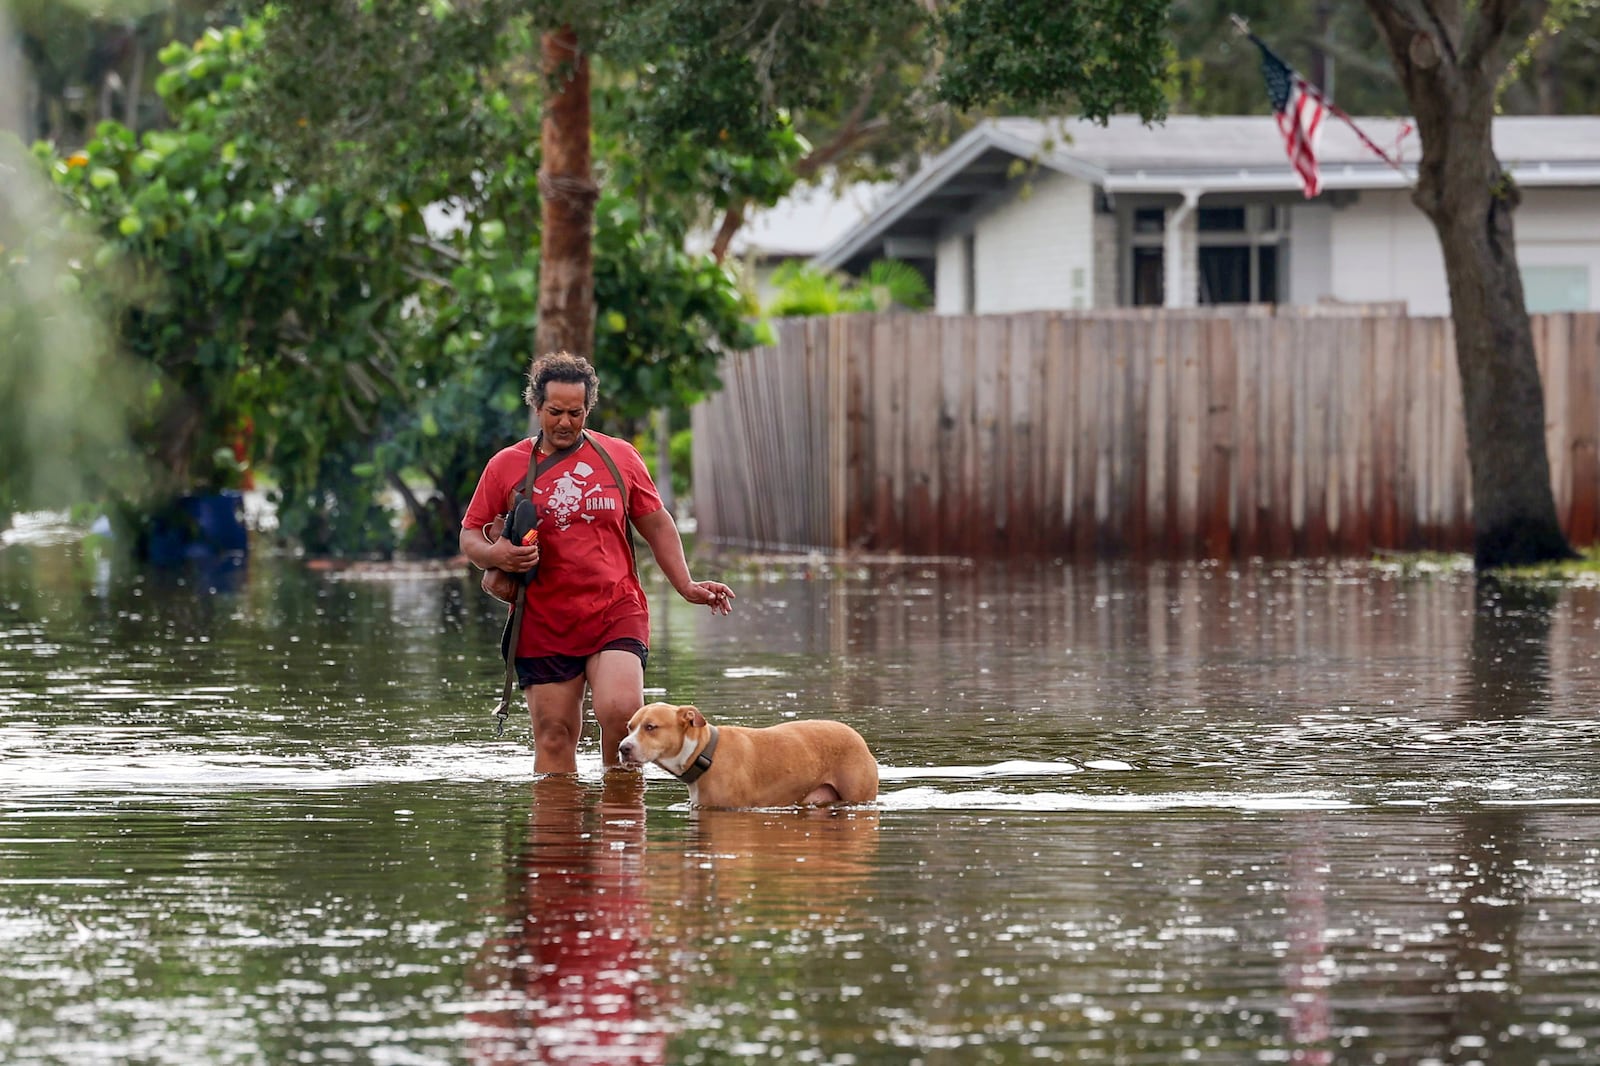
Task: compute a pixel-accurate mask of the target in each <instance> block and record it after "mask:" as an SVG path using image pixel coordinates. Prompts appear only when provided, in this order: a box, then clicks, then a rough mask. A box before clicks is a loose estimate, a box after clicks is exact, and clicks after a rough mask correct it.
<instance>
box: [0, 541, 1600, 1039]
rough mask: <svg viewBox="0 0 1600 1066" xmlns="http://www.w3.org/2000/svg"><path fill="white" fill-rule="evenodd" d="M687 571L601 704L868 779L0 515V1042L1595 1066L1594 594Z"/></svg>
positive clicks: (271, 591)
mask: <svg viewBox="0 0 1600 1066" xmlns="http://www.w3.org/2000/svg"><path fill="white" fill-rule="evenodd" d="M724 576H728V575H724ZM730 582H731V583H732V584H734V585H735V586H736V588H737V590H738V592H739V595H740V599H739V601H738V605H737V607H736V611H735V614H734V615H733V616H732V617H730V618H713V617H711V616H709V615H708V614H707V613H706V612H704V611H703V610H694V609H691V608H689V607H687V606H686V605H684V604H682V603H681V602H679V601H677V600H676V599H675V598H671V597H670V596H669V594H668V590H666V589H665V587H664V586H662V585H659V584H656V585H654V586H653V587H652V603H653V608H654V610H655V612H656V635H655V640H654V648H653V652H652V658H651V666H650V670H649V674H648V676H647V682H646V683H647V685H648V686H649V687H650V694H651V695H652V696H653V697H658V698H665V699H670V700H672V701H674V702H693V703H696V704H698V705H699V706H700V707H701V708H702V709H703V710H704V711H705V712H706V713H707V714H708V715H709V716H711V717H712V718H713V719H714V720H717V721H722V722H728V723H737V724H748V725H762V724H769V723H772V722H776V721H781V720H784V719H787V718H791V717H817V716H826V717H836V718H842V719H845V720H847V721H849V722H851V723H852V724H854V725H855V726H856V727H857V728H858V729H860V730H861V732H862V733H863V734H864V735H865V736H866V738H867V739H868V741H869V743H870V744H871V745H872V747H873V749H874V750H875V752H876V753H877V755H878V757H879V760H880V762H881V763H882V765H883V792H882V795H881V796H880V798H879V801H878V802H877V803H876V804H874V805H872V806H870V807H863V808H858V809H853V810H846V811H839V812H797V811H740V812H701V813H698V814H697V813H695V812H691V811H690V810H688V808H687V805H686V791H685V789H684V788H683V786H682V785H681V784H679V783H678V782H676V781H674V780H672V779H671V778H670V777H668V776H666V775H665V774H662V773H660V772H658V771H655V770H651V771H649V772H648V773H647V774H645V775H643V776H640V775H628V774H609V775H608V774H605V773H603V772H602V770H601V767H600V765H599V762H598V756H597V753H596V748H595V743H594V739H593V737H592V736H591V737H590V738H588V740H586V742H585V745H584V748H583V751H582V752H581V754H580V771H579V773H578V774H577V775H576V777H550V778H536V777H535V776H534V774H533V773H532V758H531V755H530V753H529V750H528V747H527V727H526V722H525V721H518V720H516V719H514V720H513V723H512V725H513V728H512V729H511V730H509V731H508V734H507V737H506V739H504V740H500V741H496V740H494V739H493V738H492V728H491V721H490V717H489V714H488V711H489V708H490V707H491V705H492V703H493V700H494V697H495V695H496V693H497V690H498V685H499V676H500V675H499V672H498V671H497V669H496V666H497V662H496V660H495V659H494V651H493V648H494V645H495V642H496V640H497V637H498V622H499V619H498V617H497V615H496V611H495V608H494V605H493V604H492V603H490V602H489V601H487V600H486V599H484V598H483V597H482V596H481V594H479V593H477V591H476V588H475V584H474V583H473V582H472V581H471V580H470V579H469V578H468V577H466V576H465V575H464V574H461V573H458V572H449V571H446V572H439V571H437V570H430V569H427V568H416V569H406V568H401V569H390V570H376V571H345V572H336V573H313V572H309V571H307V570H305V569H304V568H302V567H301V566H299V565H298V564H296V563H294V562H293V561H289V560H280V559H274V558H271V557H267V556H257V557H256V558H253V559H252V560H251V561H250V562H249V564H248V565H247V566H244V567H241V568H234V569H231V570H230V569H226V568H224V569H222V570H213V571H210V572H207V571H203V570H192V571H188V572H185V573H183V574H171V573H158V572H151V571H141V570H137V569H133V568H129V567H125V566H110V565H106V564H103V563H97V562H96V561H95V560H94V559H93V558H92V557H89V556H86V555H85V553H84V552H83V551H81V550H80V549H79V548H78V547H77V545H76V544H75V543H72V542H67V543H62V542H61V541H60V538H59V537H57V536H56V534H55V532H54V531H53V530H52V529H51V528H49V527H48V526H45V525H43V524H36V525H32V526H28V525H25V526H24V528H23V529H22V530H21V531H20V532H19V531H13V532H12V533H11V534H8V535H7V543H6V544H5V545H4V546H3V547H0V1002H3V1003H5V1004H6V1005H7V1006H6V1007H5V1008H4V1010H0V1061H5V1062H8V1063H72V1064H74V1066H81V1064H83V1063H89V1062H127V1063H208V1064H209V1063H287V1062H372V1063H386V1064H412V1063H538V1062H549V1063H556V1062H561V1063H619V1062H620V1063H727V1062H786V1063H789V1062H795V1063H832V1064H847V1063H848V1064H866V1063H884V1064H889V1063H961V1064H964V1063H1032V1062H1040V1061H1045V1062H1049V1061H1057V1062H1069V1061H1070V1062H1107V1063H1163V1064H1165V1063H1180V1062H1210V1063H1255V1062H1267V1063H1273V1062H1297V1063H1418V1064H1421V1063H1432V1062H1438V1063H1445V1062H1450V1063H1467V1062H1479V1061H1481V1062H1503V1063H1537V1062H1549V1063H1584V1062H1592V1061H1594V1058H1595V1055H1596V1054H1597V1052H1596V1044H1597V1041H1600V936H1597V932H1600V929H1597V924H1600V909H1597V906H1596V905H1597V903H1600V761H1597V759H1596V757H1595V756H1596V752H1597V741H1600V724H1597V718H1596V715H1595V707H1596V705H1597V702H1600V701H1597V698H1596V697H1597V695H1600V683H1597V677H1596V669H1597V656H1600V630H1597V626H1600V594H1597V593H1596V591H1595V590H1594V589H1591V588H1584V587H1577V588H1566V589H1561V590H1555V591H1552V590H1537V589H1529V588H1527V587H1521V588H1513V589H1511V590H1509V591H1508V590H1505V589H1490V588H1480V587H1478V585H1477V583H1476V582H1475V581H1474V579H1473V577H1472V575H1471V574H1470V573H1467V572H1464V571H1462V570H1459V569H1454V570H1452V569H1446V570H1442V571H1429V572H1406V571H1402V570H1400V569H1398V568H1383V567H1375V566H1370V565H1366V564H1302V565H1294V566H1269V565H1265V564H1257V565H1253V566H1246V567H1244V568H1242V569H1239V570H1222V569H1216V568H1210V567H1204V566H1193V565H1154V566H1134V565H1110V564H1107V565H1103V566H1095V567H1042V568H1028V569H1011V568H1005V567H995V568H981V569H980V568H972V567H963V566H959V565H948V566H870V567H859V568H845V569H843V570H834V569H829V568H824V567H820V566H810V565H805V564H800V563H796V564H793V565H788V566H782V567H777V568H773V569H770V570H767V571H761V572H756V571H752V572H749V573H745V574H743V575H737V576H731V577H730Z"/></svg>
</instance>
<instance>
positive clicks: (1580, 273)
mask: <svg viewBox="0 0 1600 1066" xmlns="http://www.w3.org/2000/svg"><path fill="white" fill-rule="evenodd" d="M1522 292H1523V296H1524V299H1526V301H1527V304H1528V310H1529V311H1530V312H1531V313H1533V314H1548V313H1551V312H1554V311H1587V310H1588V309H1589V268H1588V267H1586V266H1581V265H1580V266H1531V267H1523V268H1522Z"/></svg>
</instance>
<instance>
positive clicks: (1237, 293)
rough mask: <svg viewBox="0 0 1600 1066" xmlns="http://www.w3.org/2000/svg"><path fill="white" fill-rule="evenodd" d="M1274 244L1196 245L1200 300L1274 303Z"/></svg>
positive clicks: (1276, 289) (1214, 302) (1276, 264)
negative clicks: (1199, 247) (1198, 260)
mask: <svg viewBox="0 0 1600 1066" xmlns="http://www.w3.org/2000/svg"><path fill="white" fill-rule="evenodd" d="M1277 300H1278V247H1277V245H1273V244H1261V245H1249V244H1221V245H1204V246H1202V247H1201V249H1200V302H1201V303H1202V304H1246V303H1276V302H1277Z"/></svg>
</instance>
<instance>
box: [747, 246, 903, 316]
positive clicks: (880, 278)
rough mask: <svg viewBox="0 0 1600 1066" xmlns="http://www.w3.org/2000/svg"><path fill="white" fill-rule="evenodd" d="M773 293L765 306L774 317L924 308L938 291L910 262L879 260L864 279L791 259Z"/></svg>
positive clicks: (777, 275)
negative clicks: (930, 289) (931, 289)
mask: <svg viewBox="0 0 1600 1066" xmlns="http://www.w3.org/2000/svg"><path fill="white" fill-rule="evenodd" d="M772 287H773V290H774V291H773V295H772V296H771V297H770V298H769V299H768V301H767V304H766V306H765V307H764V308H762V310H763V311H764V312H765V313H766V314H767V315H769V316H771V317H773V318H793V317H802V316H807V315H836V314H847V313H849V312H852V311H889V310H894V309H896V308H901V309H906V310H913V311H917V310H922V309H923V308H925V307H927V306H928V305H929V303H931V302H932V293H930V292H929V290H928V282H927V280H926V279H925V278H923V276H922V274H921V273H919V272H918V271H917V268H916V267H913V266H912V265H911V264H909V263H902V262H898V261H896V260H879V261H877V262H875V263H873V264H872V265H871V266H870V267H869V268H868V269H867V273H866V274H865V275H864V276H862V277H860V278H852V277H850V276H849V275H847V274H841V273H839V272H838V271H833V270H823V269H820V268H818V267H814V266H812V265H810V264H809V263H803V262H800V261H798V260H791V261H789V262H787V263H785V264H783V265H782V266H781V267H779V268H778V269H777V270H776V271H775V272H774V273H773V275H772Z"/></svg>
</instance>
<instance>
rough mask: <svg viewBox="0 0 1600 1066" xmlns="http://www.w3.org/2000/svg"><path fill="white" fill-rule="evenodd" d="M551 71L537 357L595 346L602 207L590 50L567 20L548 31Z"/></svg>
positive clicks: (543, 142)
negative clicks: (597, 215) (594, 161)
mask: <svg viewBox="0 0 1600 1066" xmlns="http://www.w3.org/2000/svg"><path fill="white" fill-rule="evenodd" d="M540 52H541V54H542V57H543V68H544V78H545V92H546V93H547V94H548V95H547V96H546V98H545V105H544V121H543V124H542V126H541V129H540V140H539V143H540V148H541V150H542V153H543V158H542V160H541V162H540V165H539V196H540V200H541V204H540V209H541V220H542V223H541V229H542V231H543V232H542V235H541V238H540V249H539V325H538V329H537V332H536V333H535V339H534V346H535V348H536V349H537V351H535V352H534V355H535V356H538V355H542V354H544V353H546V352H554V351H563V350H564V351H568V352H571V353H572V354H574V355H582V356H585V357H587V356H589V355H592V354H593V349H594V241H593V235H594V208H595V203H596V201H598V200H599V198H600V190H599V187H598V186H597V185H596V184H595V182H594V177H593V175H592V174H591V172H590V171H591V166H590V164H591V149H590V145H589V57H588V56H587V55H585V54H584V52H583V50H582V49H581V48H580V46H579V44H578V35H577V33H576V32H575V31H574V30H573V29H572V28H571V27H570V26H568V27H563V28H562V29H559V30H555V31H552V32H549V33H546V34H544V36H543V37H541V38H540Z"/></svg>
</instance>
